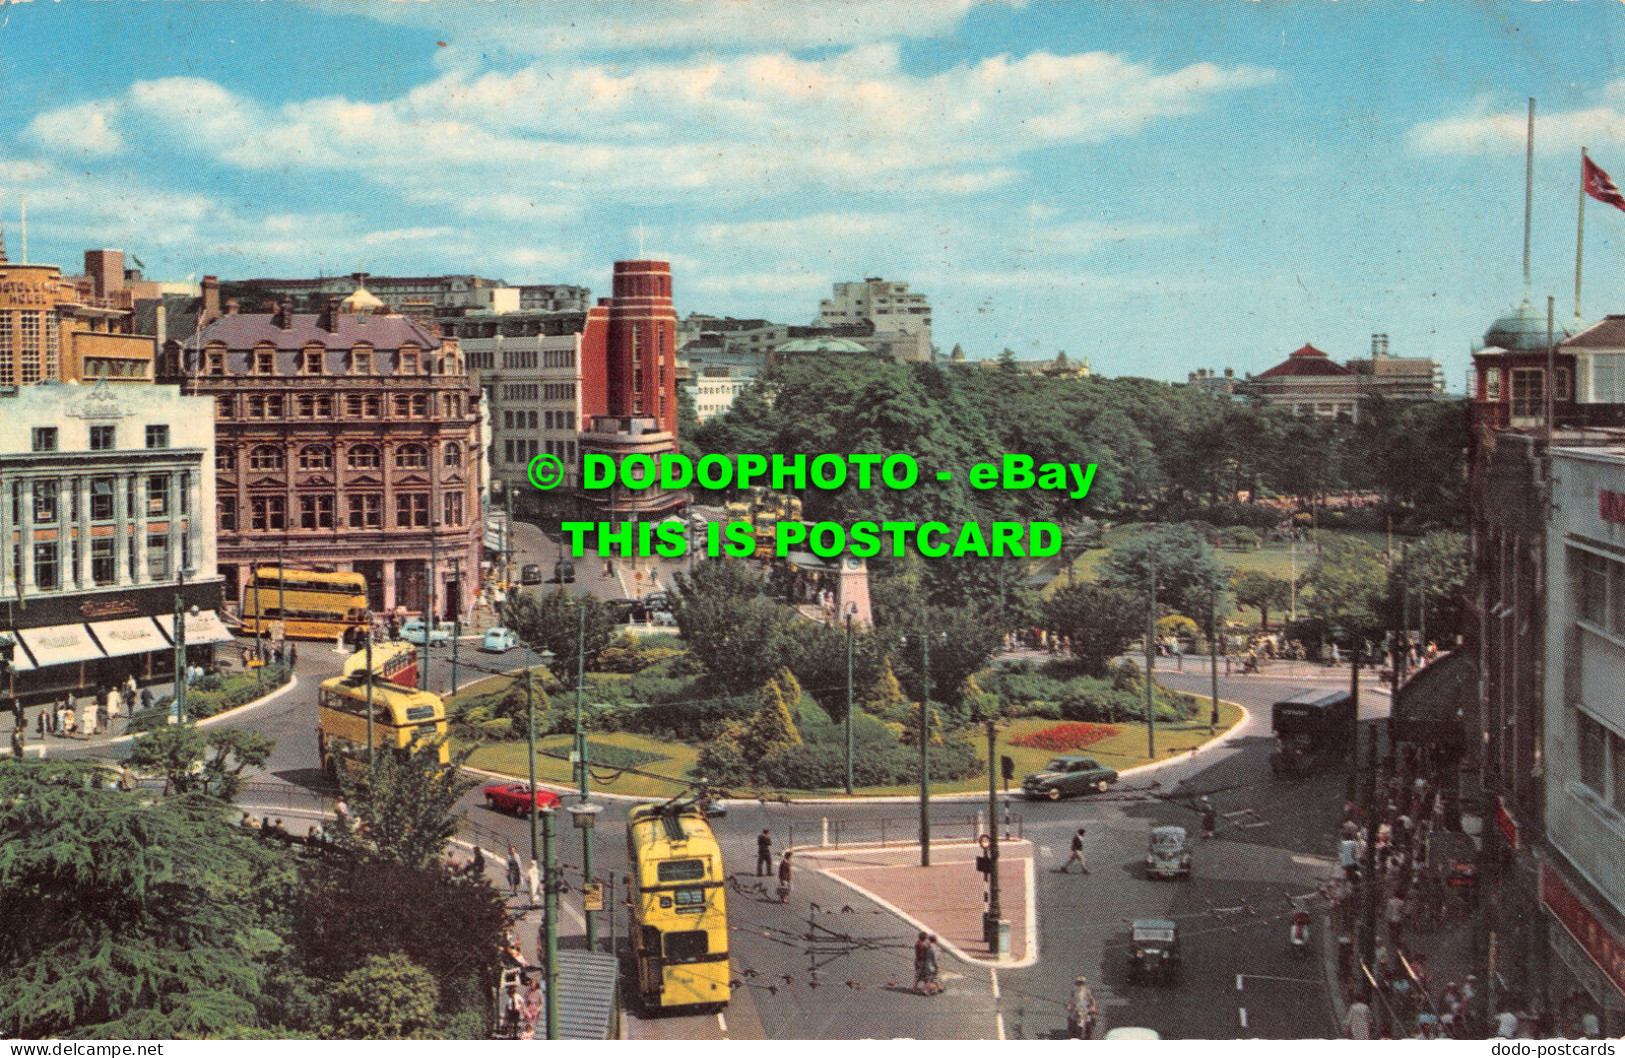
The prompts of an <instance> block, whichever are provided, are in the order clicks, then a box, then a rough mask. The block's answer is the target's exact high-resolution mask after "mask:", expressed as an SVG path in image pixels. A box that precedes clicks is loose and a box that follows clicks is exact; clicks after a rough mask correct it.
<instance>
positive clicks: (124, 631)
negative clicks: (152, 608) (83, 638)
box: [90, 617, 169, 658]
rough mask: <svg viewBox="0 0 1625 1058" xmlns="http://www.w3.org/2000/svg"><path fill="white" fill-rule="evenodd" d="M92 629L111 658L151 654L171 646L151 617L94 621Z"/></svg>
mask: <svg viewBox="0 0 1625 1058" xmlns="http://www.w3.org/2000/svg"><path fill="white" fill-rule="evenodd" d="M90 630H91V631H92V632H93V633H95V635H96V641H97V642H98V643H100V644H101V645H102V650H103V651H104V652H106V654H107V656H108V657H110V658H125V657H129V656H130V655H131V654H150V653H152V652H153V651H155V650H167V649H168V648H169V642H168V641H167V640H165V639H164V637H163V633H161V632H159V631H158V626H157V625H155V624H153V623H152V618H150V617H125V618H121V619H119V620H117V621H93V622H91V625H90Z"/></svg>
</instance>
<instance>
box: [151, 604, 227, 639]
mask: <svg viewBox="0 0 1625 1058" xmlns="http://www.w3.org/2000/svg"><path fill="white" fill-rule="evenodd" d="M154 620H156V621H157V622H158V627H159V628H162V629H163V630H164V635H166V636H168V637H169V639H170V642H171V643H173V642H174V641H175V615H174V614H172V613H161V614H159V615H158V616H157V617H155V618H154ZM229 642H231V632H230V631H229V630H228V629H227V628H226V625H225V622H224V621H222V620H220V615H219V614H217V613H215V612H214V611H213V610H201V611H199V612H198V613H195V614H190V613H189V614H187V615H186V645H187V646H189V647H201V646H205V645H207V644H209V643H229Z"/></svg>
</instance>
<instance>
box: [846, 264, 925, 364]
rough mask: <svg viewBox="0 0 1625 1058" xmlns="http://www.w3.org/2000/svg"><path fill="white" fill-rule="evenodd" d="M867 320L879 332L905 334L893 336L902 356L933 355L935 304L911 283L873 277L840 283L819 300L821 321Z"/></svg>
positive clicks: (851, 321)
mask: <svg viewBox="0 0 1625 1058" xmlns="http://www.w3.org/2000/svg"><path fill="white" fill-rule="evenodd" d="M865 320H867V321H868V322H870V323H872V324H873V325H874V328H875V334H876V336H893V335H897V334H902V335H906V336H908V338H909V339H911V341H899V340H897V339H896V338H895V337H894V338H893V340H892V343H891V344H892V349H893V351H894V352H893V355H895V356H896V358H897V359H899V360H922V361H926V360H930V359H931V305H930V302H928V301H927V300H926V296H925V295H924V294H911V293H909V290H908V284H907V283H894V282H888V281H887V280H884V279H881V278H879V277H870V278H868V279H865V280H864V281H863V282H861V283H836V284H835V296H834V297H832V298H825V299H824V300H822V301H820V302H819V303H818V322H819V323H820V324H821V325H823V326H825V327H839V326H843V325H850V324H854V323H859V322H861V321H865Z"/></svg>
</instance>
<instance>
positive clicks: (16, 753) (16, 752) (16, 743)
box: [11, 727, 24, 760]
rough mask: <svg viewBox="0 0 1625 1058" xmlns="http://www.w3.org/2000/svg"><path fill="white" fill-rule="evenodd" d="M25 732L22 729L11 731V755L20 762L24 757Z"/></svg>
mask: <svg viewBox="0 0 1625 1058" xmlns="http://www.w3.org/2000/svg"><path fill="white" fill-rule="evenodd" d="M23 731H24V729H23V728H21V727H14V728H12V729H11V755H12V756H13V757H16V758H17V759H18V760H21V759H22V756H23Z"/></svg>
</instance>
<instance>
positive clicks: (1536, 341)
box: [1484, 300, 1569, 353]
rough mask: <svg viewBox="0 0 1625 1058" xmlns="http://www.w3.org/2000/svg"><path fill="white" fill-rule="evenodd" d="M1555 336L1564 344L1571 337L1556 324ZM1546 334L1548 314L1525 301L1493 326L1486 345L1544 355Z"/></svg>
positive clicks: (1488, 333)
mask: <svg viewBox="0 0 1625 1058" xmlns="http://www.w3.org/2000/svg"><path fill="white" fill-rule="evenodd" d="M1551 333H1552V335H1553V337H1555V338H1557V339H1558V340H1559V341H1561V340H1562V339H1564V338H1566V337H1568V334H1569V331H1568V328H1566V327H1564V326H1563V324H1561V323H1555V322H1554V324H1553V330H1552V332H1551ZM1546 334H1547V331H1546V314H1545V313H1544V312H1539V311H1537V310H1536V309H1535V307H1534V306H1533V305H1531V304H1529V302H1528V301H1527V300H1525V301H1524V303H1523V304H1521V305H1519V306H1518V307H1517V308H1516V309H1513V310H1512V311H1511V312H1509V313H1507V314H1506V315H1504V316H1502V317H1500V318H1498V319H1497V320H1496V321H1495V322H1494V323H1492V324H1490V329H1489V330H1487V331H1485V332H1484V344H1485V345H1486V346H1493V347H1496V348H1499V349H1505V350H1506V351H1507V352H1510V353H1519V352H1537V351H1544V350H1545V348H1546Z"/></svg>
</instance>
